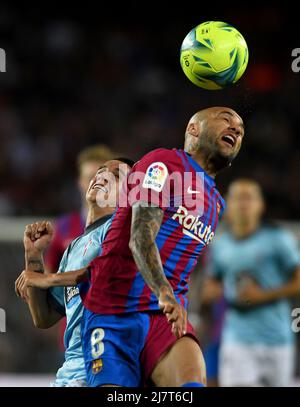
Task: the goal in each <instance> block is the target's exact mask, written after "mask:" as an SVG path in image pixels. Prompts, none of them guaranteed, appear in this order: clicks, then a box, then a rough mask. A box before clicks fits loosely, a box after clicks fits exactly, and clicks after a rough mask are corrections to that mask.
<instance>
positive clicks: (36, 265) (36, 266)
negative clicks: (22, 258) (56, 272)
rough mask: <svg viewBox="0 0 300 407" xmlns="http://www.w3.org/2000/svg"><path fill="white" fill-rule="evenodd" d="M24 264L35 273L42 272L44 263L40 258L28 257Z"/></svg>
mask: <svg viewBox="0 0 300 407" xmlns="http://www.w3.org/2000/svg"><path fill="white" fill-rule="evenodd" d="M26 266H27V268H28V269H29V270H30V271H35V272H37V273H44V264H43V261H42V260H37V259H28V260H27V265H26Z"/></svg>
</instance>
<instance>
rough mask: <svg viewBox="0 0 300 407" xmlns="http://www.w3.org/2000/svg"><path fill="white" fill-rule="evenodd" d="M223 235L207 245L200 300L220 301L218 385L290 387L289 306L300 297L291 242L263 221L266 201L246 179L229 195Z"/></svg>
mask: <svg viewBox="0 0 300 407" xmlns="http://www.w3.org/2000/svg"><path fill="white" fill-rule="evenodd" d="M227 205H228V209H227V220H228V225H229V229H228V230H227V231H226V232H224V233H223V234H222V236H220V237H219V238H218V239H217V240H216V241H215V242H214V243H213V245H212V247H211V252H210V260H209V262H208V265H207V266H208V270H209V275H210V277H209V278H208V280H207V281H206V284H205V285H204V290H205V291H206V293H205V292H204V298H206V300H207V298H209V297H210V300H212V299H213V298H215V299H216V298H220V297H221V296H222V293H223V295H224V297H225V300H226V311H225V321H224V328H223V333H222V341H221V350H220V359H219V363H220V366H219V369H220V371H219V380H220V385H221V386H231V387H232V386H274V387H278V386H289V385H290V384H291V381H292V378H293V374H294V363H295V353H294V352H295V349H294V345H295V336H294V334H293V332H292V327H291V310H290V305H289V302H288V301H287V299H289V298H291V297H293V296H296V295H299V294H300V256H299V249H298V247H297V243H296V241H295V239H294V238H293V237H292V236H291V235H290V234H289V233H287V232H286V231H285V230H283V229H282V228H281V227H279V226H275V225H272V224H267V223H263V222H262V215H263V212H264V201H263V197H262V192H261V189H260V187H259V185H258V184H257V183H256V182H254V181H253V180H250V179H239V180H236V181H234V182H233V183H232V184H231V185H230V188H229V193H228V196H227Z"/></svg>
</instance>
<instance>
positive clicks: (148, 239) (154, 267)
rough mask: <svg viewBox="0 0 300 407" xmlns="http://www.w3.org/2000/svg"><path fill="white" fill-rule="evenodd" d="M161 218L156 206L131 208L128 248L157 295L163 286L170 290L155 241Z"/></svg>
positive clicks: (159, 210) (160, 211)
mask: <svg viewBox="0 0 300 407" xmlns="http://www.w3.org/2000/svg"><path fill="white" fill-rule="evenodd" d="M162 219H163V211H162V210H161V209H160V208H158V207H143V206H140V205H136V206H134V207H133V208H132V223H131V238H130V244H129V245H130V249H131V251H132V254H133V257H134V260H135V263H136V265H137V267H138V269H139V270H140V272H141V274H142V276H143V278H144V280H145V281H146V283H147V284H148V286H149V287H150V288H151V290H152V291H153V292H154V293H155V295H156V296H157V297H159V295H160V291H161V289H162V288H164V287H166V288H168V289H170V290H171V291H172V288H171V286H170V283H169V282H168V280H167V278H166V276H165V273H164V270H163V266H162V263H161V258H160V253H159V250H158V247H157V245H156V242H155V239H156V236H157V233H158V231H159V228H160V226H161V222H162Z"/></svg>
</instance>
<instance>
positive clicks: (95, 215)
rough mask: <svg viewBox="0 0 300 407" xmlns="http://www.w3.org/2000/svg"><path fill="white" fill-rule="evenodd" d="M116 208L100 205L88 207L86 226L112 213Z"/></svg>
mask: <svg viewBox="0 0 300 407" xmlns="http://www.w3.org/2000/svg"><path fill="white" fill-rule="evenodd" d="M114 210H115V208H111V207H105V208H100V207H99V206H98V205H91V206H89V207H88V214H87V218H86V227H87V226H89V225H91V224H92V223H94V222H96V220H98V219H100V218H102V217H103V216H106V215H111V214H112V213H113V212H114Z"/></svg>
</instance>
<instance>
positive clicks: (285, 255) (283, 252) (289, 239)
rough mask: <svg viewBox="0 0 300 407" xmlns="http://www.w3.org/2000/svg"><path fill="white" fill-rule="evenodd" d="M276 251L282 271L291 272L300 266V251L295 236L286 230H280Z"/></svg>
mask: <svg viewBox="0 0 300 407" xmlns="http://www.w3.org/2000/svg"><path fill="white" fill-rule="evenodd" d="M276 252H277V256H278V258H279V262H280V265H281V268H282V271H283V272H285V273H287V274H290V273H292V272H294V271H295V269H296V267H299V266H300V251H299V248H298V244H297V241H296V239H295V237H294V236H293V235H292V234H291V233H290V232H288V231H286V230H282V229H281V230H278V234H277V239H276Z"/></svg>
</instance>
